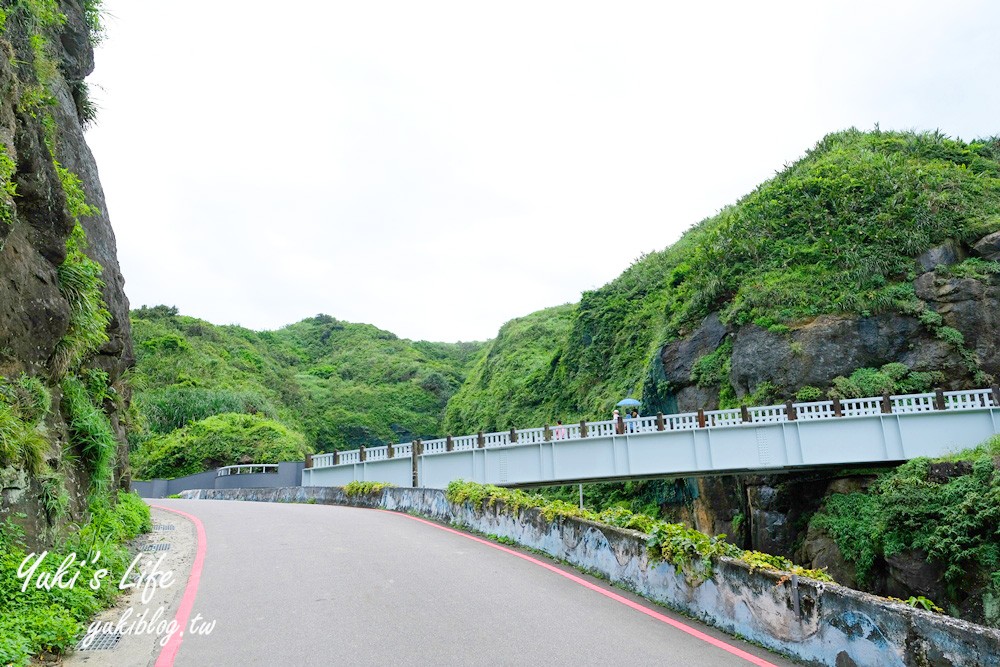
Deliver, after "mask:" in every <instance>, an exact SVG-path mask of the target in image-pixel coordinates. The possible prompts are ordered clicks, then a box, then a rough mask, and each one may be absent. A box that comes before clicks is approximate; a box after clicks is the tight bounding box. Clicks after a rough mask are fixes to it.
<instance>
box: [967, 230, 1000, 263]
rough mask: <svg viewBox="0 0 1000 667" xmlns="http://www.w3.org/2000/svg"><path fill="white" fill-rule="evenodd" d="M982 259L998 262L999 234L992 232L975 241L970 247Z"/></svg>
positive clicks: (999, 259)
mask: <svg viewBox="0 0 1000 667" xmlns="http://www.w3.org/2000/svg"><path fill="white" fill-rule="evenodd" d="M972 247H973V249H974V250H975V251H976V253H977V254H978V255H980V256H981V257H982V258H983V259H988V260H990V261H993V262H996V261H1000V232H993V233H992V234H989V235H987V236H984V237H983V238H981V239H979V240H978V241H976V243H975V244H974V245H973V246H972Z"/></svg>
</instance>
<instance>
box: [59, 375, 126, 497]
mask: <svg viewBox="0 0 1000 667" xmlns="http://www.w3.org/2000/svg"><path fill="white" fill-rule="evenodd" d="M62 392H63V405H64V407H65V413H66V415H67V416H68V421H69V431H70V437H71V442H72V443H73V445H74V447H76V448H77V450H78V451H79V453H80V456H81V458H82V460H83V461H84V462H85V463H86V465H87V471H88V472H89V473H90V488H91V502H92V503H93V502H94V499H95V498H100V497H103V496H105V495H106V494H107V493H108V491H109V489H110V488H111V479H112V475H113V474H114V465H115V453H116V451H117V449H118V441H117V440H116V439H115V433H114V430H113V429H112V428H111V422H110V421H109V420H108V416H107V415H106V414H104V412H103V410H101V409H100V407H98V406H96V405H94V402H93V401H92V399H91V396H90V394H89V392H88V391H87V387H86V385H84V383H83V381H82V380H80V378H78V377H76V376H75V375H69V376H67V377H65V378H64V379H63V382H62Z"/></svg>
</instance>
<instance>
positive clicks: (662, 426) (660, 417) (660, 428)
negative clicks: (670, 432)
mask: <svg viewBox="0 0 1000 667" xmlns="http://www.w3.org/2000/svg"><path fill="white" fill-rule="evenodd" d="M656 430H657V431H665V430H666V425H665V424H664V423H663V413H662V412H657V413H656Z"/></svg>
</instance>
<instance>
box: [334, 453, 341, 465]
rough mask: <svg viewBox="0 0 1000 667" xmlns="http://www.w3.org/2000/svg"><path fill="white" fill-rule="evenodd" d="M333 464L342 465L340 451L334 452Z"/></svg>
mask: <svg viewBox="0 0 1000 667" xmlns="http://www.w3.org/2000/svg"><path fill="white" fill-rule="evenodd" d="M333 465H340V452H334V453H333Z"/></svg>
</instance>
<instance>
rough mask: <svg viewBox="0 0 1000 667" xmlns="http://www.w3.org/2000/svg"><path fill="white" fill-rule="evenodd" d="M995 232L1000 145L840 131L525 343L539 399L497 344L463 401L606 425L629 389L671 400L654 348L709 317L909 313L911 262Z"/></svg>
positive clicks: (454, 423)
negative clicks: (487, 369)
mask: <svg viewBox="0 0 1000 667" xmlns="http://www.w3.org/2000/svg"><path fill="white" fill-rule="evenodd" d="M998 229H1000V142H998V141H997V140H990V141H980V142H973V143H968V144H967V143H964V142H961V141H955V140H951V139H947V138H945V137H943V136H941V135H938V134H913V133H898V132H879V131H875V132H867V133H866V132H859V131H857V130H849V131H845V132H840V133H836V134H831V135H829V136H827V137H825V138H824V139H823V140H822V141H820V142H819V143H818V144H817V145H816V146H815V147H814V148H813V149H812V150H810V151H809V152H808V153H807V154H806V156H805V157H803V158H802V159H801V160H799V161H798V162H796V163H795V164H793V165H791V166H789V167H787V168H786V169H785V170H783V171H782V172H781V173H779V174H778V175H777V176H775V177H774V178H773V179H771V180H770V181H767V182H766V183H764V184H762V185H761V186H760V187H758V188H757V189H756V190H754V191H753V192H752V193H750V194H749V195H747V196H746V197H744V198H743V199H741V200H740V201H739V202H738V203H736V204H735V205H733V206H730V207H728V208H726V209H724V210H723V211H721V212H720V213H719V214H718V215H716V216H714V217H712V218H709V219H707V220H704V221H702V222H700V223H699V224H697V225H695V226H694V227H692V228H691V229H690V230H689V231H688V232H687V233H686V234H685V235H684V236H683V237H682V238H681V239H680V240H679V241H678V242H677V243H676V244H674V245H673V246H671V247H669V248H667V249H665V250H663V251H661V252H656V253H652V254H650V255H647V256H646V257H644V258H642V259H641V260H639V261H637V262H636V263H635V264H633V265H632V266H631V267H629V268H628V269H627V270H626V271H625V272H624V273H623V274H622V275H621V276H619V277H618V278H616V279H615V280H613V281H612V282H610V283H608V284H607V285H605V286H604V287H602V288H600V289H597V290H594V291H591V292H585V293H584V294H583V296H582V298H581V300H580V304H579V306H578V308H577V309H576V311H575V313H573V314H572V315H571V321H570V326H569V328H568V331H567V330H565V327H563V328H557V327H552V328H551V329H550V335H549V336H548V337H547V338H546V339H538V340H535V341H532V342H531V343H530V347H531V348H532V350H533V352H532V354H533V355H535V356H538V357H541V356H546V355H547V356H548V358H549V359H552V360H553V361H552V364H551V367H550V369H549V371H548V373H547V375H546V376H545V377H544V378H543V379H541V380H540V381H539V382H537V383H535V384H534V385H533V387H532V389H533V391H532V392H531V393H530V394H529V395H525V394H524V393H522V392H518V391H517V388H518V387H519V385H520V384H521V382H522V378H520V377H519V375H518V371H519V369H518V368H517V367H516V365H515V364H512V363H505V362H503V361H501V360H500V359H502V358H503V357H505V356H516V355H519V354H521V353H522V349H523V348H524V347H525V345H526V344H525V343H524V342H523V341H519V340H517V339H513V340H511V338H510V337H504V336H498V337H497V339H496V340H495V341H493V342H491V343H489V344H488V347H487V351H486V352H485V353H484V354H485V355H487V356H488V357H489V358H491V359H494V360H496V361H494V362H493V364H494V366H495V367H496V368H497V369H498V372H494V373H492V374H491V376H490V377H489V380H488V382H486V383H483V382H481V381H473V380H472V379H470V382H469V383H467V384H466V385H465V386H464V387H463V388H462V389H461V390H460V391H459V393H458V394H457V395H456V396H455V398H454V399H453V403H454V404H455V405H477V404H480V403H486V404H489V403H490V402H491V401H493V400H495V399H494V398H493V397H494V396H508V397H509V398H508V404H507V405H505V406H504V410H505V412H506V414H513V415H520V414H525V415H531V416H533V417H535V421H538V418H539V417H548V416H552V415H561V416H563V417H565V418H569V419H577V418H581V417H583V418H591V419H593V418H605V417H606V415H607V414H608V412H609V409H610V407H611V405H612V404H613V403H614V402H615V401H617V400H618V399H619V398H621V397H622V396H624V395H625V394H626V393H628V392H636V391H637V390H638V389H639V388H640V387H642V388H643V392H644V394H645V395H647V396H648V397H650V398H652V396H653V395H656V394H662V388H660V387H658V386H657V370H658V369H657V364H656V363H655V361H654V359H655V352H656V350H658V349H659V348H660V346H662V345H663V344H664V343H667V342H670V341H672V340H676V339H679V338H682V337H684V336H685V335H687V334H688V333H690V332H691V331H692V329H693V328H694V327H695V326H697V324H698V323H699V322H700V321H701V320H702V319H703V318H704V317H705V316H706V315H708V314H709V313H711V312H714V311H718V312H720V313H721V316H722V319H723V320H724V321H725V322H729V323H732V324H736V325H740V324H747V323H756V324H758V325H761V326H765V327H770V328H772V329H778V330H780V329H781V327H782V326H784V325H786V324H793V323H795V322H797V321H803V320H807V319H809V318H812V317H815V316H817V315H820V314H824V313H838V312H845V313H858V314H871V313H877V312H884V311H894V310H904V309H906V308H912V306H913V302H914V299H915V297H914V296H913V292H912V287H911V286H910V282H911V281H912V280H913V278H914V277H915V274H914V271H915V269H916V265H915V263H914V258H915V257H916V256H917V255H919V254H920V253H922V252H923V251H925V250H927V249H929V248H931V247H933V246H935V245H938V244H940V243H941V242H943V241H944V240H945V239H949V238H952V239H959V240H962V241H971V240H975V239H977V238H979V237H981V236H983V235H985V234H987V233H989V232H992V231H996V230H998ZM547 312H548V311H541V312H540V313H535V314H532V315H529V316H528V317H526V318H522V319H523V320H530V319H532V318H536V317H544V314H545V313H547ZM504 368H509V369H510V370H511V371H513V372H503V369H504ZM792 389H794V388H792ZM647 404H649V402H647ZM654 407H655V406H654ZM482 412H483V411H482V410H481V411H480V412H466V411H462V410H458V409H452V408H449V411H448V420H447V423H448V425H449V428H451V429H453V430H455V431H474V430H476V429H478V428H480V427H481V426H486V424H480V423H479V422H480V421H481V420H482V416H481V414H482ZM501 426H503V424H501Z"/></svg>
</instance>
